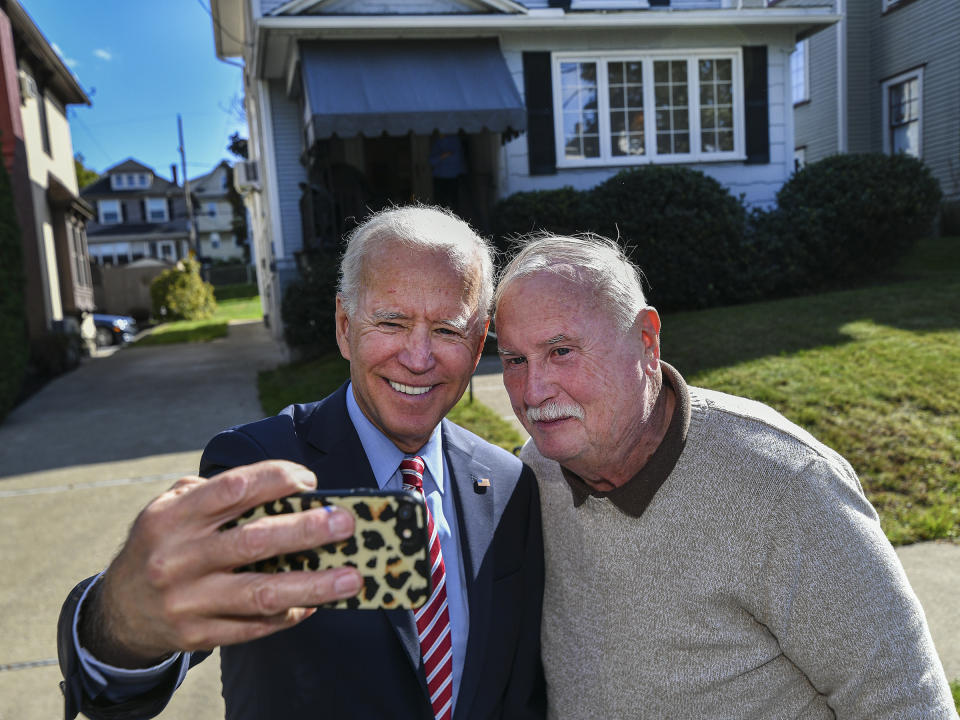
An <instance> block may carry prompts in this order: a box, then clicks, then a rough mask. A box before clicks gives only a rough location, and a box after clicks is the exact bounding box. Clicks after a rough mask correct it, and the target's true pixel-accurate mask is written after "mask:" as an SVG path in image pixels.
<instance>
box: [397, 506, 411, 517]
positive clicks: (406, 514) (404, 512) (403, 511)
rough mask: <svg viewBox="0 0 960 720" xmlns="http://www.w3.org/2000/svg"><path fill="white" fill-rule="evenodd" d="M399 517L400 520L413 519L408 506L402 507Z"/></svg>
mask: <svg viewBox="0 0 960 720" xmlns="http://www.w3.org/2000/svg"><path fill="white" fill-rule="evenodd" d="M399 515H400V519H401V520H410V519H411V518H412V517H413V508H412V507H410V506H409V505H402V506H401V507H400V512H399Z"/></svg>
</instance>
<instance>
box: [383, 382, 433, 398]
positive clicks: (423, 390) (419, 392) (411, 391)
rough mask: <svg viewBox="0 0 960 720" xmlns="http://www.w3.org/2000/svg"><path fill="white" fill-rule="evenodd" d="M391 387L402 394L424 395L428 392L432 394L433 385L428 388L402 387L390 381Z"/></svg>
mask: <svg viewBox="0 0 960 720" xmlns="http://www.w3.org/2000/svg"><path fill="white" fill-rule="evenodd" d="M389 383H390V387H392V388H393V389H394V390H396V391H397V392H402V393H404V394H405V395H423V394H424V393H426V392H430V390H431V389H432V388H433V385H427V386H426V387H414V386H413V385H401V384H400V383H397V382H394V381H393V380H390V381H389Z"/></svg>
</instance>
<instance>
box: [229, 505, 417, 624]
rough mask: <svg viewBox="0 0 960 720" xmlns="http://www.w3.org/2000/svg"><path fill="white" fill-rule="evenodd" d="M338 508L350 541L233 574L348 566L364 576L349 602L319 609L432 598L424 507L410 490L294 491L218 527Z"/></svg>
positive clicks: (400, 605)
mask: <svg viewBox="0 0 960 720" xmlns="http://www.w3.org/2000/svg"><path fill="white" fill-rule="evenodd" d="M331 505H334V506H337V507H340V508H343V509H345V510H348V511H349V512H351V513H352V514H353V516H354V519H355V520H356V528H355V530H354V534H353V536H352V537H350V538H348V539H346V540H341V541H340V542H335V543H328V544H326V545H321V546H320V547H315V548H312V549H309V550H302V551H300V552H294V553H286V554H284V555H276V556H274V557H271V558H267V559H265V560H257V561H256V562H253V563H250V564H249V565H244V566H243V567H239V568H236V570H235V572H264V573H275V572H289V571H291V570H327V569H329V568H335V567H342V566H344V565H349V566H351V567H355V568H357V569H358V570H359V571H360V573H361V574H362V575H363V587H362V588H361V590H360V592H359V593H358V594H357V595H356V596H354V597H351V598H346V599H344V600H338V601H335V602H331V603H326V604H324V605H320V606H319V607H324V608H338V609H349V610H360V609H364V610H367V609H369V610H377V609H385V610H397V609H411V610H414V609H416V608H418V607H420V606H421V605H423V604H424V603H425V602H426V601H427V599H428V598H429V597H430V592H431V583H430V562H429V559H430V554H429V546H428V543H429V539H428V537H427V509H426V505H425V504H424V501H423V495H422V494H420V493H418V492H415V491H412V490H397V491H392V490H366V489H353V488H351V489H347V490H326V491H314V492H305V493H298V494H296V495H289V496H287V497H284V498H280V499H278V500H273V501H271V502H268V503H264V504H263V505H259V506H257V507H255V508H252V509H251V510H248V511H247V512H246V513H244V514H243V515H241V516H240V517H238V518H237V519H236V520H231V521H230V522H228V523H225V524H224V525H223V526H221V528H220V529H221V530H229V529H230V528H233V527H237V526H239V525H243V524H245V523H248V522H251V521H252V520H256V519H257V518H261V517H265V516H268V515H280V514H283V513H291V512H301V511H303V510H310V509H311V508H316V507H326V506H331Z"/></svg>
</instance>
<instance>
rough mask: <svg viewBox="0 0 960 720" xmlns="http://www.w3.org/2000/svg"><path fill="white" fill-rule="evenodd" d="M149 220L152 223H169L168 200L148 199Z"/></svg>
mask: <svg viewBox="0 0 960 720" xmlns="http://www.w3.org/2000/svg"><path fill="white" fill-rule="evenodd" d="M147 220H148V221H150V222H166V221H167V200H166V198H147Z"/></svg>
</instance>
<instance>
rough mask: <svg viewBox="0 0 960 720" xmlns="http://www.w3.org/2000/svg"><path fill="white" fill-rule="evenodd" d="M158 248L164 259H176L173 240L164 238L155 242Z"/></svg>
mask: <svg viewBox="0 0 960 720" xmlns="http://www.w3.org/2000/svg"><path fill="white" fill-rule="evenodd" d="M157 246H158V249H159V251H160V257H161V258H163V259H164V260H175V259H176V257H177V256H176V249H175V247H174V244H173V241H171V240H164V241H163V242H160V243H157Z"/></svg>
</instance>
